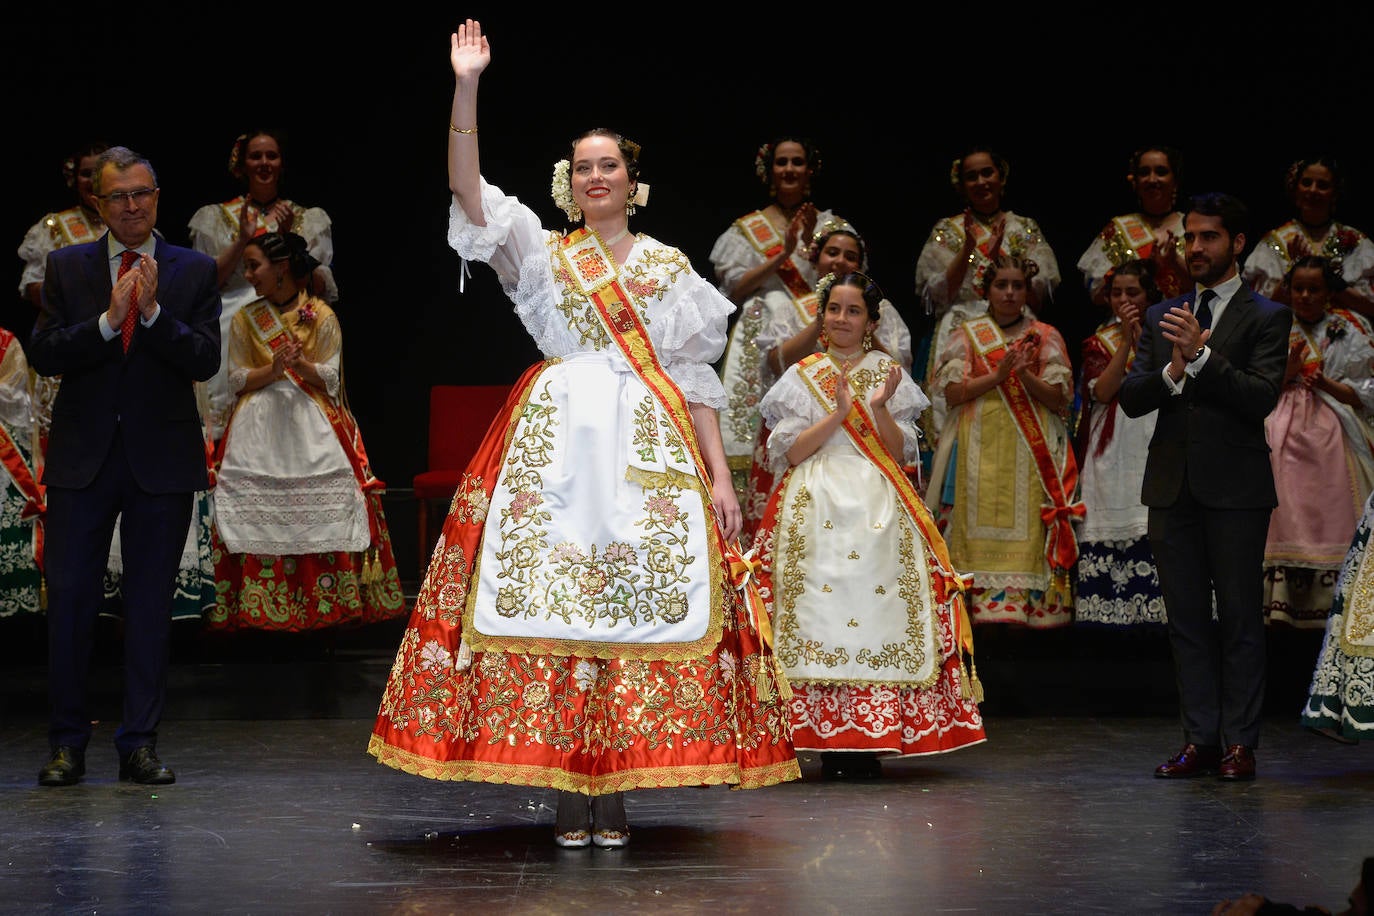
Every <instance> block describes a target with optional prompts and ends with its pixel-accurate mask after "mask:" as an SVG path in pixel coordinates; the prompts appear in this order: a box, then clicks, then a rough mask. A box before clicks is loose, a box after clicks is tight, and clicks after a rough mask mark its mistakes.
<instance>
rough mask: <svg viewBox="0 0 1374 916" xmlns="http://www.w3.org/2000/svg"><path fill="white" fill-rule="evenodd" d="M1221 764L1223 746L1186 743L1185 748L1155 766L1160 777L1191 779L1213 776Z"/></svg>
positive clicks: (1156, 773)
mask: <svg viewBox="0 0 1374 916" xmlns="http://www.w3.org/2000/svg"><path fill="white" fill-rule="evenodd" d="M1220 764H1221V748H1219V747H1213V746H1211V745H1206V744H1185V745H1183V750H1181V751H1179V752H1178V753H1177V754H1175V755H1174V756H1173V757H1170V758H1169V759H1168V760H1166V761H1164V762H1163V763H1161V764H1160V765H1159V766H1157V767H1155V775H1156V776H1158V777H1159V778H1160V779H1191V778H1192V777H1194V776H1211V775H1214V774H1215V773H1216V772H1217V768H1218V766H1219V765H1220Z"/></svg>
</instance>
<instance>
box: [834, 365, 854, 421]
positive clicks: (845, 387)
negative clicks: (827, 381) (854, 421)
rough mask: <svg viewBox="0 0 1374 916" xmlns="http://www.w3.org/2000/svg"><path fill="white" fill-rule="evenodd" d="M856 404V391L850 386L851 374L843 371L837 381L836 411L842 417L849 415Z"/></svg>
mask: <svg viewBox="0 0 1374 916" xmlns="http://www.w3.org/2000/svg"><path fill="white" fill-rule="evenodd" d="M853 406H854V391H853V389H851V388H850V387H849V376H847V375H845V374H844V373H843V372H841V373H840V377H839V379H838V380H836V382H835V412H836V413H837V414H839V415H840V416H842V417H847V416H849V411H850V409H851V408H852V407H853Z"/></svg>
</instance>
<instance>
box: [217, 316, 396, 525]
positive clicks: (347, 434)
mask: <svg viewBox="0 0 1374 916" xmlns="http://www.w3.org/2000/svg"><path fill="white" fill-rule="evenodd" d="M305 303H310V304H312V305H313V307H314V308H315V310H316V311H319V310H320V308H321V307H322V306H323V303H321V302H319V301H318V300H314V301H313V302H312V300H311V299H310V298H309V297H306V299H305ZM303 304H304V303H303ZM243 311H244V312H245V313H247V318H248V324H249V326H250V327H251V328H252V329H253V333H254V334H256V335H257V337H258V339H259V340H260V341H262V343H263V345H264V346H266V347H267V349H268V350H269V351H271V352H272V353H276V352H277V351H278V350H279V349H281V348H282V347H283V346H285V345H286V342H287V340H288V339H289V338H290V335H291V331H290V329H288V328H287V327H286V325H285V324H283V323H282V320H281V313H280V312H278V311H277V308H276V306H274V305H273V304H272V303H271V302H269V301H268V300H266V299H258V300H257V301H256V302H252V303H249V304H248V305H245V306H244V307H243ZM286 377H287V378H288V379H290V380H291V382H292V383H293V384H294V385H295V386H296V387H297V388H299V389H300V390H301V391H302V392H304V393H305V395H306V396H307V397H309V398H310V400H311V401H313V402H314V403H315V406H316V407H318V408H319V409H320V412H321V413H322V414H324V417H325V419H326V420H328V421H329V427H330V428H331V429H332V430H333V431H334V435H335V437H336V438H337V439H338V440H339V445H340V446H341V447H342V448H343V451H344V455H346V456H347V457H348V463H349V465H350V466H351V467H352V468H353V476H354V477H355V478H357V480H358V486H359V487H360V488H361V489H362V491H363V493H364V494H367V493H371V492H373V491H377V492H378V493H380V492H382V491H384V490H385V489H386V484H385V483H384V482H383V481H382V480H380V479H378V478H377V477H376V475H374V474H373V473H372V465H371V463H370V462H369V461H368V458H367V450H366V449H365V448H364V447H363V436H362V432H361V431H360V430H359V429H358V422H357V420H355V419H354V417H353V415H352V414H351V413H349V412H348V411H347V410H345V409H344V408H343V406H342V401H343V378H342V376H340V379H339V401H337V402H336V401H334V400H333V399H331V398H330V397H329V395H327V394H326V393H325V392H324V391H322V390H321V389H319V388H316V387H315V386H314V385H311V384H310V383H308V382H307V381H306V380H305V379H304V378H302V377H301V375H300V374H299V373H298V372H296V370H294V369H289V368H288V369H287V370H286ZM237 406H238V403H237V402H235V410H232V411H230V414H229V419H228V420H227V421H226V422H225V426H224V435H223V436H222V437H221V438H220V442H219V449H218V451H217V453H216V456H215V467H216V468H218V467H219V465H220V463H221V462H222V461H223V460H224V446H225V443H226V442H228V441H229V429H230V427H231V425H232V424H233V421H234V414H235V413H236V412H237ZM367 524H368V528H369V529H370V530H371V532H372V543H373V546H376V545H377V544H379V543H380V537H381V530H380V526H379V525H378V522H377V518H376V515H375V513H373V512H368V513H367Z"/></svg>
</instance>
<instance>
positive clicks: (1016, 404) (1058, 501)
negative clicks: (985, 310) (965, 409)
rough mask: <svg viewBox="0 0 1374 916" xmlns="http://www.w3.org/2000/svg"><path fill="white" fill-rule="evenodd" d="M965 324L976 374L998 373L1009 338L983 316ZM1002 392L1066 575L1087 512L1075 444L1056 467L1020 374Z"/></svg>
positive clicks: (1058, 566) (1056, 563)
mask: <svg viewBox="0 0 1374 916" xmlns="http://www.w3.org/2000/svg"><path fill="white" fill-rule="evenodd" d="M964 328H965V330H966V331H967V333H968V336H969V339H970V341H971V342H972V347H971V348H970V349H971V351H972V354H973V360H972V361H973V366H974V370H975V374H977V375H983V374H986V373H990V372H992V371H993V370H994V369H995V368H996V367H997V365H998V364H999V363H1000V362H1001V361H1002V360H1003V359H1004V358H1005V357H1006V355H1007V342H1006V339H1005V338H1004V337H1003V336H1002V332H1001V330H1000V329H999V328H998V327H997V323H996V322H995V321H993V320H992V319H991V318H989V317H988V316H986V315H983V316H981V317H978V318H975V319H973V320H972V321H968V322H965V323H964ZM997 393H998V394H999V395H1001V397H1002V401H1003V403H1005V404H1006V405H1007V410H1008V411H1009V412H1010V413H1011V416H1012V419H1013V420H1014V421H1015V423H1016V428H1017V430H1019V431H1020V433H1021V438H1022V440H1023V441H1025V443H1026V447H1027V448H1029V449H1030V452H1031V457H1032V458H1033V459H1034V460H1035V469H1036V473H1037V475H1038V476H1039V478H1040V485H1041V486H1042V487H1043V488H1044V490H1045V495H1046V496H1047V497H1049V501H1050V502H1049V505H1047V506H1044V507H1042V508H1041V510H1040V519H1041V521H1043V522H1044V523H1045V560H1046V561H1047V562H1048V563H1049V566H1050V571H1051V574H1052V575H1054V576H1056V577H1057V578H1059V579H1061V580H1062V579H1063V577H1064V576H1066V575H1067V574H1068V573H1069V571H1070V570H1072V569H1073V568H1074V566H1075V565H1076V564H1077V563H1078V539H1077V537H1076V536H1075V535H1074V531H1073V524H1072V519H1074V518H1082V517H1083V516H1084V515H1086V514H1087V510H1086V508H1085V507H1084V505H1083V503H1082V502H1081V501H1076V502H1070V499H1072V498H1073V497H1074V495H1075V491H1076V490H1077V489H1078V462H1077V460H1075V458H1074V455H1073V449H1071V448H1066V449H1064V462H1063V466H1062V467H1056V466H1055V462H1054V455H1053V454H1051V452H1050V447H1049V441H1048V438H1047V437H1046V435H1045V429H1044V427H1043V426H1042V425H1041V423H1040V414H1039V412H1038V411H1037V410H1036V407H1035V401H1034V399H1032V398H1031V396H1030V393H1029V392H1027V391H1026V386H1025V385H1024V384H1022V382H1021V380H1020V379H1019V378H1017V377H1016V375H1015V374H1012V375H1008V376H1007V378H1006V380H1005V381H1003V382H1002V384H1000V385H998V386H997Z"/></svg>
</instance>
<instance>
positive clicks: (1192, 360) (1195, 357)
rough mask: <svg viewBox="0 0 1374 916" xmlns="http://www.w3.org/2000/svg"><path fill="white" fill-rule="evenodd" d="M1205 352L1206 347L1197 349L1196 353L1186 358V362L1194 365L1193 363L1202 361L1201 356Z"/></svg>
mask: <svg viewBox="0 0 1374 916" xmlns="http://www.w3.org/2000/svg"><path fill="white" fill-rule="evenodd" d="M1206 352H1207V348H1206V347H1198V348H1197V352H1196V353H1194V354H1193V355H1192V356H1190V357H1188V362H1190V363H1195V362H1197V361H1198V360H1200V359H1202V354H1203V353H1206Z"/></svg>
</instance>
